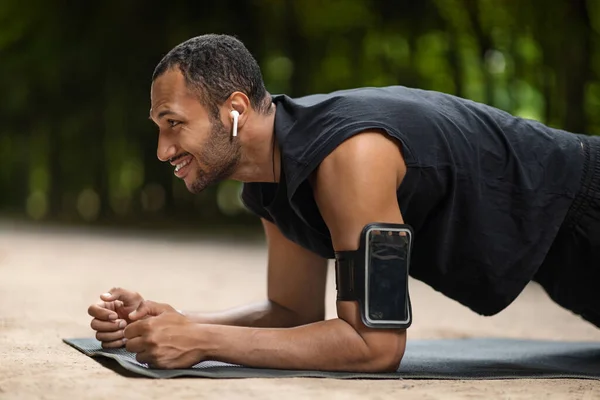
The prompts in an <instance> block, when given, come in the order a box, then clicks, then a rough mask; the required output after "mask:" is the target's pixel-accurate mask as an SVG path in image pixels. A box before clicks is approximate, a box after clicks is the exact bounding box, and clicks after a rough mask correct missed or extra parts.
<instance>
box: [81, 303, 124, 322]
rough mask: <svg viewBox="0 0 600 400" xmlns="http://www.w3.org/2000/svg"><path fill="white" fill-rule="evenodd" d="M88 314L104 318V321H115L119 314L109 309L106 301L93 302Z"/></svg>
mask: <svg viewBox="0 0 600 400" xmlns="http://www.w3.org/2000/svg"><path fill="white" fill-rule="evenodd" d="M88 314H89V315H90V316H91V317H94V318H97V319H100V320H103V321H114V320H116V319H117V318H119V316H118V315H117V313H116V312H114V311H113V310H109V309H107V308H106V307H105V305H104V303H98V304H92V305H91V306H90V307H89V308H88Z"/></svg>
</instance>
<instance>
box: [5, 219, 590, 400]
mask: <svg viewBox="0 0 600 400" xmlns="http://www.w3.org/2000/svg"><path fill="white" fill-rule="evenodd" d="M233 239H234V238H233ZM265 265H266V258H265V251H264V248H263V246H262V244H261V243H247V242H245V243H242V244H239V243H237V244H236V243H234V242H233V241H232V242H223V241H221V242H209V241H207V240H203V239H201V238H191V237H190V236H186V235H180V237H178V238H177V237H161V236H160V235H151V236H149V235H141V234H140V235H133V234H127V235H125V234H122V233H110V232H109V233H107V232H104V233H102V234H98V233H94V234H90V233H87V232H86V231H82V230H66V229H60V230H57V229H48V228H40V227H35V226H23V225H15V224H13V223H8V222H2V221H0V399H16V398H19V399H38V398H44V399H67V398H94V399H95V398H98V399H117V398H123V399H125V398H126V399H155V398H194V399H199V398H226V399H235V398H257V399H258V398H260V399H280V398H286V399H296V398H311V399H328V400H334V399H347V398H360V399H384V398H392V397H394V398H398V399H400V398H402V399H417V398H422V399H442V398H443V399H467V398H468V399H472V398H501V399H534V398H535V399H538V398H550V399H564V398H569V399H600V382H598V381H588V380H565V379H563V380H510V381H435V380H432V381H427V380H423V381H421V380H404V381H342V380H332V379H306V378H297V379H249V380H246V379H243V380H208V379H178V380H170V381H159V380H150V379H132V378H124V377H121V376H119V375H117V374H116V373H114V372H112V371H111V370H109V369H107V368H105V367H103V366H101V365H100V364H99V363H97V362H96V361H94V360H92V359H90V358H88V357H85V356H84V355H82V354H80V353H78V352H77V351H75V350H74V349H71V348H70V347H68V346H66V345H65V344H63V343H62V342H61V338H64V337H84V336H91V335H92V332H91V329H90V328H89V317H88V316H87V314H86V310H87V307H88V305H89V304H91V303H92V302H94V301H96V299H97V296H98V295H99V294H100V293H103V292H105V291H106V290H108V289H110V288H111V287H113V286H117V285H118V286H122V287H125V288H131V289H133V290H136V291H139V292H140V293H142V294H143V295H144V296H145V297H146V298H148V299H152V300H156V301H161V302H168V303H170V304H172V305H174V306H176V307H178V308H183V309H196V310H199V311H202V310H215V309H222V308H226V307H231V306H235V305H238V304H242V303H245V302H248V301H255V300H259V299H262V298H263V296H264V293H265ZM333 287H334V286H333V274H332V273H330V274H329V289H328V290H329V295H328V317H333V316H334V315H335V314H334V307H333V306H334V297H335V292H334V290H333ZM412 296H413V307H414V315H415V322H414V324H413V326H412V327H411V329H410V331H409V332H410V333H409V338H412V339H416V338H447V337H475V336H479V337H482V336H488V337H489V336H503V337H514V338H541V339H561V340H599V341H600V330H597V329H595V328H594V327H592V326H591V325H589V324H587V323H585V322H583V321H581V320H580V319H579V318H577V317H575V316H573V315H571V314H570V313H568V312H566V311H564V310H562V309H560V308H559V307H557V306H556V305H554V304H553V303H552V302H551V301H550V300H549V299H548V298H547V296H546V295H545V294H544V293H543V292H542V291H541V289H540V288H539V287H538V286H535V285H532V286H530V287H528V288H527V290H526V291H525V292H524V293H523V294H522V296H521V297H520V298H519V299H517V301H516V302H515V303H514V304H513V305H511V306H510V307H509V308H508V309H507V310H506V311H504V312H503V313H501V314H500V315H498V316H495V317H492V318H484V317H479V316H477V315H475V314H473V313H471V312H470V311H469V310H467V309H465V308H464V307H462V306H460V305H458V304H457V303H455V302H453V301H451V300H448V299H446V298H445V297H443V296H441V295H440V294H439V293H436V292H435V291H433V290H432V289H431V288H429V287H427V286H426V285H423V284H421V283H419V282H412Z"/></svg>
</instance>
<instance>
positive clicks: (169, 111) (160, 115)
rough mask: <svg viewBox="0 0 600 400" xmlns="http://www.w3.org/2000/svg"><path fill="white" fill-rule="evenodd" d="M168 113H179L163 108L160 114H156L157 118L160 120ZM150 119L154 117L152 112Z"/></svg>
mask: <svg viewBox="0 0 600 400" xmlns="http://www.w3.org/2000/svg"><path fill="white" fill-rule="evenodd" d="M167 115H177V114H176V113H175V112H173V111H171V110H163V111H161V112H159V113H158V115H157V116H156V119H157V120H160V119H161V118H162V117H165V116H167ZM148 119H152V113H150V116H149V117H148Z"/></svg>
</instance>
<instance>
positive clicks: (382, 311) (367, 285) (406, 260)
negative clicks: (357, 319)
mask: <svg viewBox="0 0 600 400" xmlns="http://www.w3.org/2000/svg"><path fill="white" fill-rule="evenodd" d="M412 239H413V230H412V228H411V227H410V226H409V225H406V224H390V223H371V224H368V225H366V226H365V227H364V228H363V230H362V232H361V235H360V242H359V247H358V249H357V250H353V251H337V252H336V253H335V260H336V262H335V273H336V289H337V300H338V301H357V302H358V303H359V306H360V311H361V317H362V320H363V323H364V324H365V325H367V326H369V327H374V328H408V327H409V326H410V324H411V323H412V307H411V304H410V296H409V292H408V272H409V265H410V252H411V248H412Z"/></svg>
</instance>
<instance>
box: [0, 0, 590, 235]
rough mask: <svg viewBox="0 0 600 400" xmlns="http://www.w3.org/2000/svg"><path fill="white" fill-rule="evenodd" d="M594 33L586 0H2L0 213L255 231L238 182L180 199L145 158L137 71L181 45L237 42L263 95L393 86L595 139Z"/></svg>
mask: <svg viewBox="0 0 600 400" xmlns="http://www.w3.org/2000/svg"><path fill="white" fill-rule="evenodd" d="M232 11H235V12H232ZM599 29H600V3H598V2H595V1H592V0H557V1H555V2H546V3H544V4H543V5H541V3H540V2H539V1H536V0H526V1H525V0H524V1H506V0H422V1H412V0H396V1H391V0H330V1H326V2H323V1H318V0H303V1H294V0H249V1H241V2H240V1H234V0H220V1H207V2H191V1H189V2H185V1H172V2H169V3H168V4H166V3H164V4H161V5H160V6H157V5H154V4H152V5H151V4H149V3H147V2H142V1H139V0H131V1H127V2H119V1H115V0H108V1H105V2H75V1H51V2H43V1H41V0H34V1H33V2H29V3H28V4H27V6H25V5H24V4H23V3H22V2H21V1H17V0H4V1H3V2H1V3H0V60H1V61H0V93H2V102H0V120H1V121H2V122H3V123H2V126H0V193H1V195H0V212H2V213H10V214H16V215H22V216H27V217H29V218H33V219H37V220H41V219H51V220H61V221H85V222H110V223H118V224H140V223H145V224H155V225H157V224H162V223H163V222H165V221H174V222H181V223H191V224H196V225H197V226H198V227H199V229H201V228H203V227H214V226H215V225H221V226H223V225H226V226H231V225H234V224H238V225H253V224H256V220H255V219H254V218H253V217H252V216H250V215H248V214H247V213H245V212H244V211H243V208H242V206H241V204H240V202H239V199H238V193H239V190H240V185H239V184H238V183H235V182H223V183H222V184H221V185H218V186H216V187H213V188H210V189H209V190H207V191H206V192H204V193H202V194H200V195H197V196H192V195H191V194H189V193H187V191H186V190H185V188H184V187H183V185H182V183H181V182H178V181H177V180H176V179H175V178H174V177H173V175H172V171H171V169H170V168H168V167H165V166H164V165H162V163H160V162H159V161H158V160H157V159H156V148H155V146H156V139H157V138H156V128H155V127H153V126H152V123H151V122H150V121H148V119H147V115H148V108H149V86H150V77H151V74H152V71H153V69H154V66H155V65H156V63H157V62H158V61H159V60H160V58H161V57H162V55H164V54H165V53H166V52H167V51H168V50H169V49H171V48H172V47H173V46H174V45H176V44H177V43H180V42H182V41H184V40H186V39H188V38H189V37H192V36H196V35H200V34H203V33H208V32H220V33H228V34H234V35H236V36H238V37H239V38H240V39H241V40H242V41H244V43H245V44H246V45H247V46H248V48H249V49H250V51H251V52H252V53H253V54H254V55H255V57H256V58H257V60H258V61H259V63H260V64H261V66H262V68H263V74H264V78H265V82H266V84H267V87H268V89H269V90H270V91H271V92H272V93H282V92H285V93H287V94H289V95H291V96H301V95H305V94H309V93H314V92H327V91H332V90H337V89H344V88H350V87H357V86H367V85H371V86H381V85H392V84H400V85H406V86H413V87H420V88H424V89H432V90H439V91H443V92H447V93H451V94H455V95H458V96H462V97H466V98H470V99H473V100H476V101H483V102H486V103H488V104H491V105H493V106H496V107H499V108H502V109H505V110H507V111H510V112H512V113H515V114H517V115H520V116H523V117H527V118H534V119H538V120H540V121H542V122H545V123H547V124H550V125H553V126H556V127H560V128H564V129H567V130H570V131H573V132H579V133H587V134H596V133H598V132H599V131H600V116H598V113H596V112H595V111H596V110H597V109H598V106H599V105H600V82H599V79H598V72H599V70H600V64H599V62H598V60H599V58H598V55H599V54H600V52H599V51H598V45H599V42H598V32H599Z"/></svg>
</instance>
